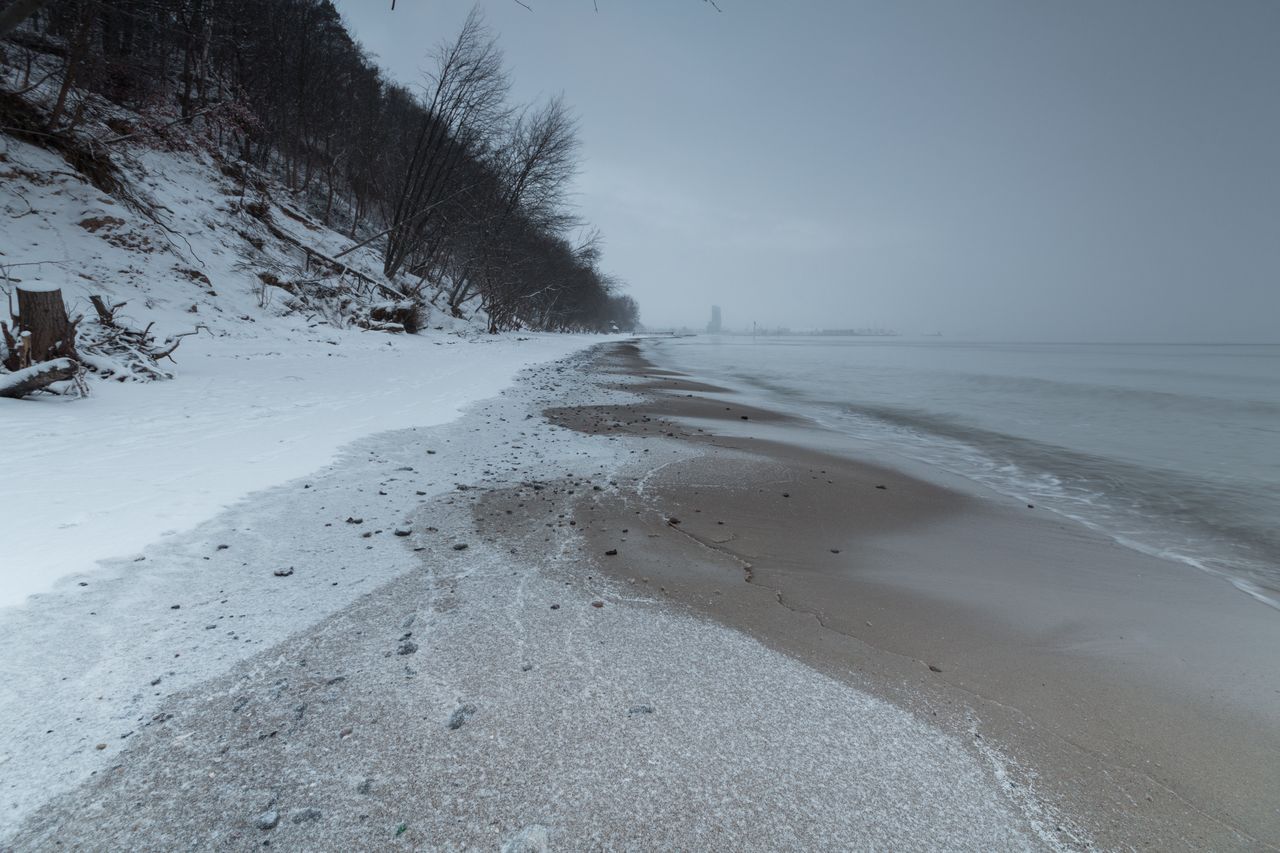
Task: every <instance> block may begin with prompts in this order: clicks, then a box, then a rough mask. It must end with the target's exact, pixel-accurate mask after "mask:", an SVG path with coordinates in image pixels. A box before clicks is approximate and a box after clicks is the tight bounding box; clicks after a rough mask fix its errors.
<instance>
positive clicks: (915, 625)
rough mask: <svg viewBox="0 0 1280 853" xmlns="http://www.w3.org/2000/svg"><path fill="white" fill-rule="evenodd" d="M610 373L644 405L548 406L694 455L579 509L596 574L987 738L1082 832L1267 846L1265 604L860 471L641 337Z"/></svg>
mask: <svg viewBox="0 0 1280 853" xmlns="http://www.w3.org/2000/svg"><path fill="white" fill-rule="evenodd" d="M611 363H612V369H614V370H617V371H621V372H624V373H630V374H633V375H638V376H641V377H643V378H644V379H645V380H646V385H645V387H646V388H648V389H649V391H650V392H651V394H652V396H651V398H650V402H649V403H648V404H647V405H641V406H638V407H627V408H623V409H616V408H605V409H595V410H590V409H588V410H577V411H565V412H557V413H554V415H555V417H556V418H557V419H559V420H560V421H561V422H563V423H566V424H570V425H573V426H575V427H577V428H580V429H585V430H589V431H596V432H600V431H605V432H617V431H626V432H630V433H633V434H639V435H640V436H655V435H657V436H662V437H664V438H667V439H668V440H671V439H673V438H674V439H677V440H681V441H688V442H691V443H694V444H696V445H697V447H698V448H699V455H698V456H696V457H694V458H691V459H688V460H682V461H680V462H677V463H674V464H670V465H667V466H665V467H663V468H661V469H658V470H655V471H654V472H652V474H651V475H650V476H647V477H646V478H645V482H644V487H643V494H642V495H639V496H633V497H632V498H631V499H630V500H623V501H620V502H619V503H618V505H617V506H615V507H614V508H613V510H612V511H611V512H607V513H604V514H602V510H601V508H600V507H599V506H592V507H590V508H589V511H588V513H587V514H588V516H589V518H590V521H591V523H587V524H585V525H584V527H585V529H586V530H587V531H588V535H589V536H590V537H591V538H592V540H593V542H595V543H596V545H597V547H598V548H601V549H604V548H609V547H616V548H618V550H619V560H620V563H618V564H615V563H609V564H607V565H609V566H615V565H622V566H623V568H622V572H625V573H629V574H630V575H638V576H641V577H644V578H646V579H647V581H646V583H648V584H649V585H654V584H657V585H659V586H660V587H661V589H662V590H663V594H664V595H669V596H671V597H673V598H676V599H678V600H680V601H681V602H683V603H685V604H686V605H688V606H690V607H692V608H694V609H696V610H697V611H699V612H701V613H705V614H707V615H709V616H711V617H713V618H715V619H717V620H719V621H721V622H723V623H725V624H730V625H733V626H735V627H737V628H739V629H741V630H743V631H746V632H748V633H750V634H751V635H752V636H756V637H758V638H760V639H761V640H762V641H764V642H765V643H766V644H768V645H770V646H772V647H775V648H779V649H782V650H785V651H786V652H788V653H789V654H793V655H795V656H797V657H799V658H801V659H803V660H805V661H806V662H809V663H811V664H813V665H814V666H816V667H818V668H820V669H821V670H822V671H824V672H826V673H828V674H831V675H833V676H834V677H837V678H841V679H843V680H846V681H848V682H849V683H851V684H855V685H857V686H858V687H859V688H861V689H866V690H869V691H871V692H873V693H876V694H877V695H881V696H884V697H887V698H890V699H891V700H892V701H894V702H896V703H899V704H901V705H902V706H903V707H907V708H910V709H912V710H913V711H915V712H916V713H918V714H920V715H922V716H925V717H928V718H930V719H933V720H936V721H937V722H939V723H940V724H941V725H942V726H943V727H944V728H945V729H947V730H949V731H952V732H955V733H958V734H967V735H968V736H969V737H971V738H973V739H974V740H975V741H985V742H987V743H996V744H999V745H1000V748H1001V749H1002V750H1005V751H1007V753H1008V755H1009V757H1010V758H1011V768H1016V769H1013V770H1012V776H1013V777H1017V776H1019V775H1021V776H1022V778H1021V779H1017V778H1013V779H1012V781H1011V784H1014V785H1015V786H1021V787H1024V788H1029V789H1032V790H1034V791H1035V792H1036V794H1038V795H1044V796H1046V797H1047V798H1048V799H1049V800H1051V801H1053V802H1056V803H1059V804H1063V805H1065V806H1066V807H1067V808H1068V810H1069V811H1070V812H1071V813H1072V814H1074V815H1076V816H1078V817H1079V818H1080V819H1081V820H1082V821H1083V825H1084V827H1085V830H1086V832H1087V833H1088V835H1089V837H1090V838H1091V839H1092V840H1093V841H1094V843H1097V844H1099V845H1102V846H1105V847H1111V846H1117V847H1126V846H1132V847H1136V848H1144V847H1147V848H1153V849H1155V848H1159V849H1172V848H1188V849H1228V848H1236V849H1248V848H1252V847H1259V846H1273V845H1274V844H1275V843H1276V840H1277V838H1280V762H1277V761H1276V760H1275V756H1276V755H1280V659H1277V657H1276V656H1275V654H1274V653H1273V651H1274V649H1276V648H1280V619H1278V618H1277V614H1276V613H1275V611H1274V610H1273V609H1272V608H1269V607H1267V606H1265V605H1263V604H1261V603H1259V602H1257V601H1255V600H1253V599H1251V598H1249V597H1247V596H1245V595H1243V594H1241V593H1240V592H1239V591H1238V590H1236V589H1234V588H1233V587H1232V586H1230V585H1229V584H1227V583H1225V582H1223V581H1221V580H1219V579H1215V578H1212V577H1209V576H1207V575H1204V574H1202V573H1199V572H1195V571H1193V570H1190V569H1189V568H1188V567H1186V566H1183V565H1179V564H1174V563H1169V562H1165V561H1162V560H1159V559H1156V558H1154V557H1148V556H1145V555H1143V554H1140V553H1138V552H1136V551H1132V550H1129V549H1127V548H1124V547H1121V546H1119V545H1117V544H1115V543H1114V542H1112V541H1110V540H1107V539H1105V538H1103V537H1101V536H1099V535H1097V534H1094V533H1092V532H1091V531H1089V530H1087V529H1085V528H1084V527H1082V526H1081V525H1078V524H1076V523H1074V522H1071V521H1068V520H1066V519H1062V518H1061V517H1058V516H1054V515H1051V514H1045V513H1042V512H1040V513H1038V512H1037V511H1036V510H1035V508H1034V507H1031V506H1026V505H1022V504H1017V503H1014V502H1012V501H1011V500H1009V499H1007V498H1003V497H1001V496H996V495H993V494H984V495H979V494H974V493H966V491H961V490H956V489H954V488H948V487H946V486H942V485H938V484H935V483H931V482H926V481H924V480H922V479H918V478H915V477H912V476H908V475H906V474H904V473H902V472H901V471H899V470H893V469H887V468H884V467H880V466H877V465H875V464H871V463H868V462H866V461H865V450H864V449H855V448H852V447H845V448H841V446H840V445H841V442H840V439H839V438H838V437H835V436H833V435H831V434H830V433H827V432H825V431H820V430H818V429H816V427H815V426H814V425H812V424H809V423H805V422H801V421H797V420H793V419H789V418H787V417H786V416H785V415H783V414H781V413H776V412H766V411H762V410H758V409H753V408H750V407H747V406H743V405H741V404H738V403H736V402H735V401H734V400H733V395H731V394H727V393H724V389H716V388H714V387H713V386H709V385H707V384H706V383H704V382H701V381H699V380H698V378H696V377H685V376H681V375H679V373H678V372H677V371H673V370H669V369H662V368H658V367H656V366H654V365H652V364H651V363H649V362H648V361H646V359H645V358H644V356H643V354H642V351H641V350H640V349H639V348H637V349H633V350H625V351H624V350H621V349H620V350H618V351H616V352H615V353H614V355H613V358H612V362H611ZM718 392H719V393H718ZM757 425H759V426H757ZM842 450H843V452H841V451H842ZM860 457H861V458H860ZM637 508H639V510H640V515H639V516H638V517H637V516H635V511H636V509H637ZM579 517H580V519H581V518H582V517H583V516H582V515H580V516H579ZM673 519H675V520H678V521H673ZM624 527H625V528H627V529H629V530H630V532H629V533H627V534H623V533H621V530H622V529H623V528H624ZM691 567H695V568H691ZM744 580H745V581H746V583H742V581H744ZM1019 770H1020V771H1021V774H1020V773H1019Z"/></svg>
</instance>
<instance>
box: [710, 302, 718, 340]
mask: <svg viewBox="0 0 1280 853" xmlns="http://www.w3.org/2000/svg"><path fill="white" fill-rule="evenodd" d="M707 334H709V335H718V334H720V306H719V305H712V306H711V322H710V323H708V324H707Z"/></svg>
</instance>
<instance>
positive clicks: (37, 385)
mask: <svg viewBox="0 0 1280 853" xmlns="http://www.w3.org/2000/svg"><path fill="white" fill-rule="evenodd" d="M79 371H80V366H79V365H78V364H76V363H75V362H74V361H72V360H71V359H69V358H55V359H54V360H53V361H42V362H40V363H39V364H33V365H31V366H30V367H24V368H23V369H22V370H19V371H17V372H15V373H4V374H0V397H10V398H15V399H16V398H19V397H25V396H27V395H28V394H30V393H32V392H33V391H39V390H41V389H43V388H47V387H48V386H50V385H52V384H53V383H55V382H62V381H63V380H66V379H74V378H75V377H76V374H77V373H78V372H79Z"/></svg>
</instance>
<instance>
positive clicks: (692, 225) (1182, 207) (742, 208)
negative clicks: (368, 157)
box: [335, 0, 1280, 342]
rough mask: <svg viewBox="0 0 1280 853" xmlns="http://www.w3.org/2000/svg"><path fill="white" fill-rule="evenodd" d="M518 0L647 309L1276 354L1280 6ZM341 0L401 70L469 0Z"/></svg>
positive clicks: (496, 16) (590, 199)
mask: <svg viewBox="0 0 1280 853" xmlns="http://www.w3.org/2000/svg"><path fill="white" fill-rule="evenodd" d="M524 2H525V3H526V4H527V5H528V7H530V8H526V7H525V5H522V4H521V3H520V2H517V0H481V2H480V3H479V4H478V5H479V6H480V8H481V9H482V10H483V11H484V13H485V15H486V17H487V20H488V22H489V25H490V26H491V27H492V29H493V30H494V31H495V33H496V34H497V35H498V36H499V43H500V44H501V46H502V48H503V50H504V52H505V54H506V57H507V64H508V67H509V68H510V71H511V75H512V84H513V85H512V98H513V99H514V100H516V101H519V102H528V101H537V100H539V99H545V98H547V97H550V96H553V95H556V94H560V93H563V95H564V97H565V99H566V101H567V102H568V103H569V104H570V105H572V107H573V108H574V110H575V112H576V114H577V116H578V119H579V122H580V135H581V140H582V157H583V163H582V167H581V171H580V173H579V175H578V177H577V179H576V186H575V196H574V201H575V205H576V208H577V210H576V212H577V214H578V215H579V216H581V217H582V218H583V219H584V220H586V221H588V222H590V223H592V224H594V225H596V226H598V227H599V228H600V229H601V230H602V231H603V233H604V238H605V247H604V258H603V262H602V266H603V267H604V268H605V269H606V270H607V271H609V272H611V273H613V274H615V275H617V276H618V277H619V278H621V279H622V280H623V281H625V282H626V287H627V292H628V293H630V294H631V295H632V296H634V297H635V298H636V300H637V301H638V302H639V303H640V309H641V317H642V320H643V322H645V323H646V324H647V325H649V326H681V325H688V326H691V327H695V328H697V327H701V326H703V325H705V324H706V322H707V320H708V319H709V316H710V308H711V305H713V304H717V305H720V306H722V309H723V313H724V322H725V324H726V326H730V327H738V328H744V327H745V328H750V327H751V325H752V323H753V322H754V323H758V324H760V325H761V326H765V327H777V326H785V327H789V328H792V329H804V328H850V327H867V326H880V327H887V328H893V329H896V330H898V331H900V332H902V333H903V334H908V335H910V334H922V333H933V332H941V333H942V334H943V335H945V336H947V337H958V338H984V339H993V340H1026V341H1032V340H1049V341H1134V342H1144V341H1228V342H1230V341H1239V342H1280V100H1278V99H1277V96H1276V93H1277V91H1280V50H1277V49H1276V44H1277V38H1278V37H1280V3H1277V2H1273V0H1260V2H1251V0H1230V2H1213V1H1212V0H1205V2H1198V3H1188V2H1176V0H1161V2H1146V1H1145V0H1125V1H1124V2H1113V0H1072V2H1065V0H1063V2H1056V3H1051V2H1021V0H1018V1H1017V2H992V1H991V0H966V2H949V0H911V2H897V1H896V0H883V2H881V0H875V1H874V2H860V1H859V0H830V2H827V0H811V2H808V1H806V2H800V0H797V2H780V0H769V2H766V0H717V3H718V5H719V8H720V9H721V11H719V12H717V11H716V10H715V8H713V7H712V6H711V5H710V4H708V3H706V2H703V1H702V0H595V2H594V3H593V0H524ZM335 3H336V5H337V7H338V8H339V10H340V11H341V12H342V14H343V16H344V18H345V19H346V21H347V23H348V26H349V27H350V28H351V30H352V31H353V33H354V34H355V36H356V38H357V40H358V41H359V42H360V43H361V44H362V45H363V46H364V47H365V48H366V49H367V50H368V51H369V53H370V54H371V55H373V56H374V57H375V59H376V60H377V61H378V63H379V64H380V65H382V66H383V68H384V69H386V71H387V72H388V74H389V75H390V76H391V77H392V78H394V79H396V80H398V81H400V82H403V83H406V84H416V83H419V82H420V81H421V80H422V79H423V71H424V70H425V69H427V68H429V65H430V63H429V58H428V54H429V52H430V50H431V48H432V46H433V45H435V44H437V43H438V42H440V41H442V40H445V39H448V38H449V37H450V36H452V35H453V34H454V33H456V31H457V28H458V26H459V25H460V23H461V21H462V20H463V18H464V17H465V16H466V14H467V12H468V11H469V9H470V8H471V5H472V3H470V2H465V0H463V2H454V0H398V2H396V9H395V10H394V11H392V10H391V8H390V6H391V3H390V0H335ZM597 7H598V10H597Z"/></svg>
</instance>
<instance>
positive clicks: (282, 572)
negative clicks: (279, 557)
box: [272, 566, 293, 578]
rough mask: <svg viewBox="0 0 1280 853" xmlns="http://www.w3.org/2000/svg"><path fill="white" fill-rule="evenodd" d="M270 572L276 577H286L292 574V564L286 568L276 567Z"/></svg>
mask: <svg viewBox="0 0 1280 853" xmlns="http://www.w3.org/2000/svg"><path fill="white" fill-rule="evenodd" d="M272 574H274V575H275V576H276V577H278V578H287V577H289V575H291V574H293V566H290V567H289V568H287V569H276V570H275V571H274V572H272Z"/></svg>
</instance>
